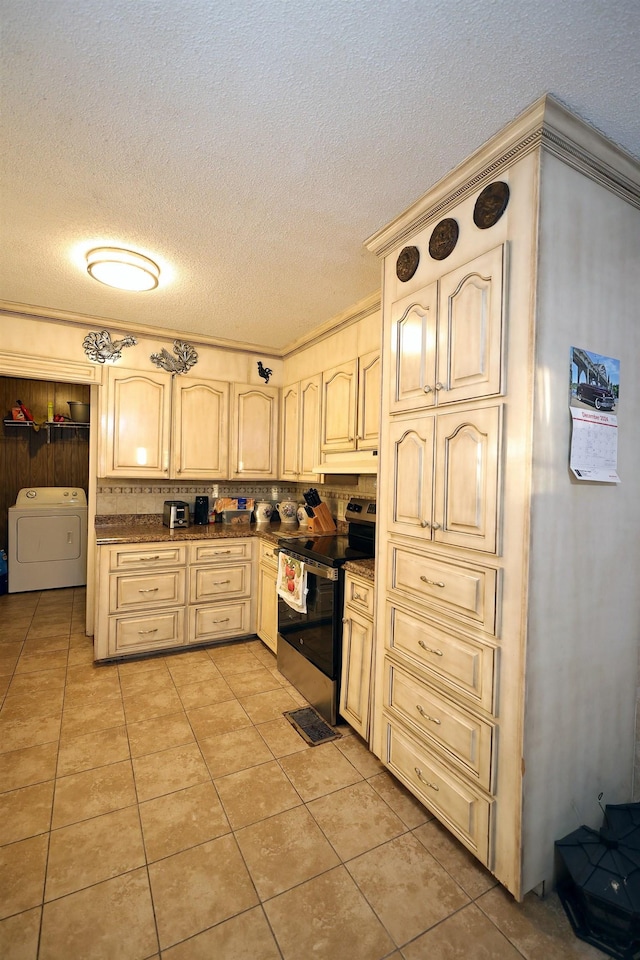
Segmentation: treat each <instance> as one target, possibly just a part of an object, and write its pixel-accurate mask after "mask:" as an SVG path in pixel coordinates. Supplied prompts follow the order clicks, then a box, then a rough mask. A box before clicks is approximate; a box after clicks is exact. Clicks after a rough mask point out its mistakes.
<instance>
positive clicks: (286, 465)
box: [280, 383, 300, 480]
mask: <svg viewBox="0 0 640 960" xmlns="http://www.w3.org/2000/svg"><path fill="white" fill-rule="evenodd" d="M299 425H300V385H299V384H298V383H292V384H290V385H289V386H288V387H284V389H283V390H282V394H281V397H280V476H281V478H282V479H283V480H297V479H298V464H299V460H300V451H299V433H300V431H299Z"/></svg>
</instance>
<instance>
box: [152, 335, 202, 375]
mask: <svg viewBox="0 0 640 960" xmlns="http://www.w3.org/2000/svg"><path fill="white" fill-rule="evenodd" d="M173 352H174V353H175V357H172V356H171V354H170V353H169V351H168V350H165V349H164V347H163V348H162V350H161V351H160V353H152V354H151V357H150V358H149V359H150V360H151V362H152V363H155V365H156V367H161V368H162V369H163V370H166V371H167V373H186V372H187V370H190V369H191V367H193V366H194V365H195V364H196V363H197V362H198V354H197V353H196V351H195V349H194V348H193V347H192V346H191V344H190V343H185V342H184V340H174V341H173Z"/></svg>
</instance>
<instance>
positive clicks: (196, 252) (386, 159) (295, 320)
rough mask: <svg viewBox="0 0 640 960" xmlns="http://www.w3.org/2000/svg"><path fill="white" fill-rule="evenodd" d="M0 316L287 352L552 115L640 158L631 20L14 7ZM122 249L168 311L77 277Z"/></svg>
mask: <svg viewBox="0 0 640 960" xmlns="http://www.w3.org/2000/svg"><path fill="white" fill-rule="evenodd" d="M0 18H1V21H2V32H1V37H0V43H1V45H2V49H1V55H0V61H1V67H0V69H1V70H2V81H1V89H0V95H1V113H2V129H1V131H0V136H1V143H0V157H1V163H2V167H1V176H2V198H1V199H2V210H1V214H0V215H1V217H2V221H1V229H2V237H1V244H0V299H2V300H5V301H11V302H17V303H23V304H32V305H34V306H37V307H43V308H48V309H51V310H56V311H71V312H75V313H81V314H87V315H91V316H95V317H101V318H105V320H109V319H111V320H119V321H123V322H125V323H136V324H138V323H142V324H150V325H153V326H162V327H167V328H169V329H170V330H173V331H181V332H184V333H192V334H194V335H196V334H205V335H208V336H212V337H222V338H227V339H231V340H242V341H246V342H250V343H252V344H260V345H264V346H269V345H270V346H272V347H275V348H282V347H284V346H286V345H287V344H289V343H291V342H292V341H293V340H295V339H297V338H298V337H300V336H303V335H304V333H305V332H306V331H308V330H310V329H311V328H313V327H314V326H317V325H318V324H321V323H323V322H324V321H326V320H328V319H329V318H330V317H332V316H334V315H336V314H338V313H340V312H342V311H344V310H345V309H347V308H348V307H349V306H351V305H352V304H354V303H355V302H357V301H359V300H361V299H363V298H365V297H367V296H368V295H370V294H372V293H374V292H375V291H376V289H377V288H378V286H379V275H380V271H379V264H378V262H377V260H376V258H375V257H374V256H373V254H371V253H369V252H368V251H366V250H365V249H364V247H363V241H364V240H365V239H366V238H367V237H368V236H369V235H371V234H372V233H374V232H375V231H376V230H378V229H379V228H380V227H381V226H383V225H384V224H385V223H387V222H388V221H389V220H391V219H392V218H393V217H395V216H396V215H398V214H399V213H401V212H402V210H403V209H404V208H405V207H407V206H408V205H409V204H410V203H412V202H413V201H414V200H415V199H417V197H419V196H420V195H421V194H422V193H424V192H425V191H426V190H427V189H428V187H430V186H431V184H432V183H434V182H435V181H436V180H437V179H439V178H440V177H441V176H443V175H444V174H445V173H446V172H447V171H448V170H450V169H451V168H452V167H454V166H455V165H456V164H458V163H459V162H461V161H462V160H463V159H464V158H465V157H466V156H467V155H468V154H469V153H470V152H472V151H473V150H475V149H476V148H477V147H479V146H480V145H481V144H482V143H483V142H484V141H485V140H487V139H488V138H489V137H490V136H492V135H493V134H494V133H496V132H497V131H498V130H499V129H500V128H501V127H502V126H503V125H504V124H505V123H507V122H509V121H510V120H511V119H513V118H514V117H515V116H516V115H517V114H518V113H520V112H521V111H522V110H523V109H524V108H525V107H527V106H528V105H529V104H530V103H532V102H533V101H534V100H536V99H537V98H538V97H539V96H541V95H542V94H544V93H546V92H549V93H551V94H553V95H554V96H555V97H556V98H557V99H559V100H561V101H562V102H563V103H564V104H565V105H566V106H568V107H569V108H570V109H572V110H573V111H575V112H576V113H577V114H579V115H580V116H582V117H583V118H585V119H586V120H588V121H590V122H591V123H592V124H593V125H594V126H596V127H597V128H599V129H600V130H601V131H602V132H603V133H605V134H606V135H607V136H609V137H610V138H611V139H613V140H615V141H616V142H617V143H618V144H620V145H621V146H622V147H624V148H626V149H627V150H628V151H630V152H631V153H633V154H635V155H636V156H640V119H639V118H640V111H639V101H638V95H639V91H640V8H639V4H638V0H610V2H605V0H563V2H561V3H558V2H557V0H234V2H233V3H227V4H223V3H221V2H218V0H2V2H1V3H0ZM103 243H104V244H115V245H120V246H126V247H131V248H133V249H136V250H139V251H140V252H144V253H148V254H149V255H151V256H152V257H153V258H154V259H156V260H157V262H158V263H159V264H160V266H161V267H162V278H161V285H160V287H159V288H158V289H157V290H155V291H153V292H150V293H142V294H127V293H123V292H120V291H116V290H112V289H110V288H108V287H104V286H102V285H100V284H98V283H96V282H95V281H93V280H91V279H90V278H89V277H88V276H87V275H86V273H85V272H84V265H83V262H82V254H83V253H84V251H86V250H87V249H89V248H90V247H91V246H96V245H102V244H103Z"/></svg>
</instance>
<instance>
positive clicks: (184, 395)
mask: <svg viewBox="0 0 640 960" xmlns="http://www.w3.org/2000/svg"><path fill="white" fill-rule="evenodd" d="M228 475H229V384H228V383H224V382H223V381H218V380H202V381H198V382H195V381H192V380H181V379H180V378H179V377H175V378H174V383H173V437H172V450H171V476H172V477H177V478H180V479H189V480H198V479H201V478H202V479H209V480H214V479H226V477H227V476H228Z"/></svg>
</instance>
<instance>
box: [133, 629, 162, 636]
mask: <svg viewBox="0 0 640 960" xmlns="http://www.w3.org/2000/svg"><path fill="white" fill-rule="evenodd" d="M157 632H158V628H157V627H154V628H153V630H138V634H139V635H140V636H141V637H144V635H145V634H146V633H157Z"/></svg>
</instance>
